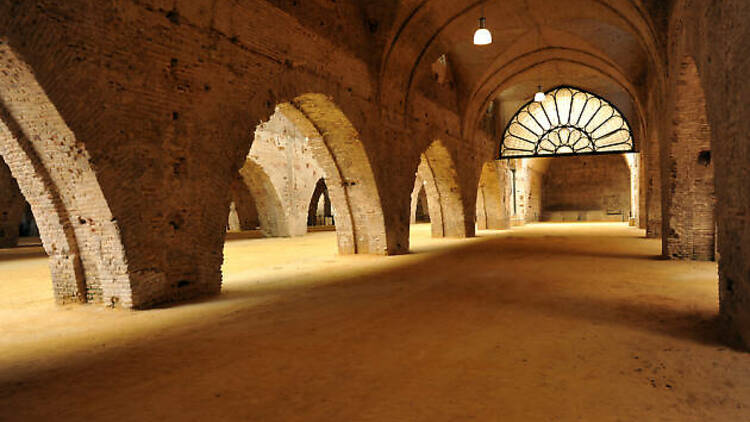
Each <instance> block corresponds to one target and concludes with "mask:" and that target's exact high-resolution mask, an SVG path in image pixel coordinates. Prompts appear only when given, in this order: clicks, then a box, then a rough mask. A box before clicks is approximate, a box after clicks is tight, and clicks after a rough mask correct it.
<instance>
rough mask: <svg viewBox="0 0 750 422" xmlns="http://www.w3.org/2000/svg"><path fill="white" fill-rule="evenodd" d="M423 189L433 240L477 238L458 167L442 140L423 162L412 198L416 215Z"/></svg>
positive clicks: (437, 142) (432, 146) (431, 149)
mask: <svg viewBox="0 0 750 422" xmlns="http://www.w3.org/2000/svg"><path fill="white" fill-rule="evenodd" d="M420 183H421V185H422V186H420ZM422 189H423V190H424V192H425V194H426V196H427V209H429V212H430V223H431V224H432V236H433V237H469V236H473V235H474V221H473V219H469V218H466V215H467V214H466V210H465V208H464V205H465V204H464V200H463V193H462V190H461V186H460V185H459V183H458V174H457V172H456V165H455V163H454V161H453V158H452V157H451V154H450V152H449V151H448V150H447V149H446V148H445V146H444V145H443V144H442V142H441V141H439V140H437V141H435V142H433V143H432V144H431V145H430V147H429V148H427V150H426V151H425V152H424V154H422V159H421V161H420V162H419V167H418V168H417V177H416V181H415V184H414V189H413V190H412V194H411V204H412V205H411V209H412V213H411V214H412V215H415V213H416V208H417V200H418V199H419V193H420V191H421V190H422Z"/></svg>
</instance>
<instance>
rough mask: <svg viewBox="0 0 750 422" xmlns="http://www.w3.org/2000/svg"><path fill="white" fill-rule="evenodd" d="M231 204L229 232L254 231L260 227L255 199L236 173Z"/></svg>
mask: <svg viewBox="0 0 750 422" xmlns="http://www.w3.org/2000/svg"><path fill="white" fill-rule="evenodd" d="M231 196H232V198H231V199H232V203H231V205H230V211H229V221H228V227H227V228H228V229H229V230H230V231H243V230H255V229H257V228H258V227H260V220H259V216H258V208H257V206H256V205H255V198H254V197H253V194H252V193H251V192H250V188H249V187H248V185H247V183H245V180H244V179H243V177H242V176H241V175H240V174H239V172H238V173H237V177H236V178H235V180H234V181H232V186H231Z"/></svg>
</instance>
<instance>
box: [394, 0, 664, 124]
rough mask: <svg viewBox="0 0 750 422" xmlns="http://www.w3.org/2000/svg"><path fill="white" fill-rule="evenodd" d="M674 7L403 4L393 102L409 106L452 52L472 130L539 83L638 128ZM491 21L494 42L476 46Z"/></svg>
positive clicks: (566, 1) (533, 1)
mask: <svg viewBox="0 0 750 422" xmlns="http://www.w3.org/2000/svg"><path fill="white" fill-rule="evenodd" d="M668 3H670V2H669V1H661V2H659V1H641V0H483V1H480V0H463V1H456V0H405V1H402V2H400V3H399V5H398V11H397V13H396V14H395V16H396V17H395V19H394V21H393V27H392V28H391V31H390V34H389V37H390V41H389V42H388V43H387V45H386V46H385V49H384V52H383V61H382V68H381V78H382V80H383V81H384V86H386V87H388V88H390V89H387V90H386V93H385V95H386V96H389V97H390V98H388V99H390V100H392V101H394V102H393V103H394V104H399V103H401V104H403V105H404V107H408V106H409V101H410V97H411V96H412V95H413V90H414V89H415V86H416V83H415V81H416V80H417V79H418V78H420V77H422V76H424V75H425V74H427V73H428V72H429V66H430V64H431V63H433V62H434V61H435V60H436V59H437V58H438V57H440V56H441V55H443V54H445V55H446V57H447V58H448V62H449V63H450V65H451V67H452V70H453V74H454V76H455V79H456V85H457V89H458V98H459V99H458V101H459V105H460V108H461V112H462V113H463V114H464V117H465V120H466V121H465V125H471V124H475V123H476V121H477V119H478V116H479V115H480V114H481V111H482V110H484V109H486V107H487V105H488V103H489V102H491V101H494V100H496V101H497V103H499V105H500V118H501V121H502V122H507V121H508V120H509V119H510V117H511V116H512V115H513V114H514V113H515V111H516V110H517V109H518V108H519V107H520V106H521V105H523V104H524V103H525V102H527V101H528V100H529V99H530V98H531V97H532V96H533V94H534V92H535V91H536V90H537V86H538V85H541V86H543V87H544V88H545V89H549V88H553V87H555V86H559V85H573V86H577V87H579V88H582V89H585V90H588V91H591V92H594V93H596V94H598V95H601V96H603V97H605V98H607V99H608V100H609V101H611V102H612V103H613V104H615V105H616V106H617V107H618V108H619V109H620V110H621V111H622V112H623V114H624V115H625V116H626V117H627V119H628V120H629V121H630V123H631V125H632V126H633V127H634V129H636V131H637V130H638V126H641V125H643V123H644V120H643V119H644V117H643V108H644V104H645V103H646V100H647V98H648V95H649V91H650V87H649V81H650V80H651V79H653V77H654V75H656V74H658V71H659V70H660V69H661V66H662V64H661V62H662V60H661V53H660V51H661V47H660V46H661V39H662V38H663V35H664V34H663V32H664V29H663V21H664V20H665V18H664V15H665V13H666V12H665V10H668V7H669V6H668ZM482 14H484V16H486V18H487V27H488V28H489V29H490V30H491V31H492V34H493V38H494V42H493V43H492V44H491V45H489V46H475V45H473V43H472V35H473V32H474V30H475V29H476V27H477V24H478V18H479V17H480V16H481V15H482Z"/></svg>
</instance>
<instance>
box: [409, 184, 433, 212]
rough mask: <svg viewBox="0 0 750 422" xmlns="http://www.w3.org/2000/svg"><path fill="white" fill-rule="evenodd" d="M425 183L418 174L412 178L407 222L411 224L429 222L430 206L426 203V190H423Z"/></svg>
mask: <svg viewBox="0 0 750 422" xmlns="http://www.w3.org/2000/svg"><path fill="white" fill-rule="evenodd" d="M426 183H427V182H425V181H424V180H422V178H421V177H419V175H417V177H416V178H415V179H414V188H413V189H412V192H411V207H410V213H409V222H410V223H412V224H414V223H429V222H430V206H429V205H428V203H427V192H426V191H425V184H426Z"/></svg>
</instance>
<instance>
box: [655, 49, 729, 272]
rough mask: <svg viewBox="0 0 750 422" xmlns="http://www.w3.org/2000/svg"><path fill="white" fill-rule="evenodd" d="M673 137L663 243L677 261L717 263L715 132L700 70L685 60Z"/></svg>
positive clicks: (667, 151) (667, 146)
mask: <svg viewBox="0 0 750 422" xmlns="http://www.w3.org/2000/svg"><path fill="white" fill-rule="evenodd" d="M675 79H676V80H677V81H676V86H675V87H676V90H675V91H674V92H673V95H674V103H673V109H672V120H671V133H670V136H669V138H668V139H667V142H665V143H664V144H663V149H662V153H663V154H664V155H665V158H667V160H668V161H667V162H666V163H665V166H664V167H663V169H662V175H663V176H662V177H663V178H662V183H663V187H662V192H664V194H663V195H662V198H663V208H662V213H663V215H664V216H666V219H665V221H664V222H663V228H662V230H663V233H662V241H663V244H664V247H663V249H664V254H665V255H666V256H669V257H672V258H688V259H698V260H712V259H713V258H714V229H715V224H716V223H715V218H714V208H715V206H716V205H715V204H716V199H715V196H714V167H713V163H712V160H711V129H710V127H709V124H708V117H707V115H706V99H705V95H704V93H703V87H702V85H701V81H700V77H699V75H698V69H697V67H696V65H695V62H694V61H693V59H692V58H690V57H686V58H685V59H683V61H682V63H681V64H680V67H679V68H678V73H677V74H676V75H675Z"/></svg>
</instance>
